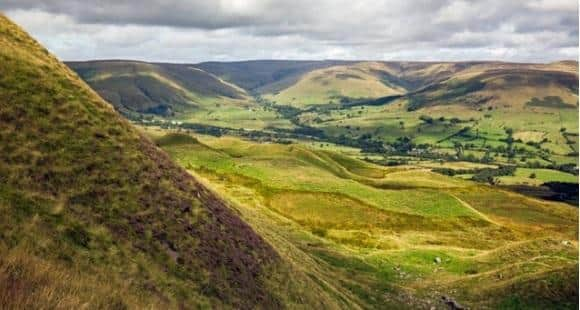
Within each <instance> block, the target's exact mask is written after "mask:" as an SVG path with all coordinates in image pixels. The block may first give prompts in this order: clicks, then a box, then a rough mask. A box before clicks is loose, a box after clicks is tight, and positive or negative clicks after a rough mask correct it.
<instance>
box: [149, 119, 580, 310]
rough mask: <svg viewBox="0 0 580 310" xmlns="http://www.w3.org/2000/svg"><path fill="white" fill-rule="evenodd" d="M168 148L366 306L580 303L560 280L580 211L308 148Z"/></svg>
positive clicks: (289, 250)
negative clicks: (446, 301) (443, 301)
mask: <svg viewBox="0 0 580 310" xmlns="http://www.w3.org/2000/svg"><path fill="white" fill-rule="evenodd" d="M148 132H150V133H155V132H156V131H154V130H152V129H149V130H148ZM154 135H156V136H162V133H161V132H156V134H154ZM168 137H171V139H170V140H172V141H178V140H180V141H181V142H177V143H167V141H168V140H167V139H168V138H167V136H166V138H162V139H160V140H158V141H159V142H158V143H159V144H160V145H161V146H162V147H163V148H164V149H166V150H167V151H168V152H169V153H170V155H171V156H172V157H173V158H175V159H176V160H177V161H178V163H180V164H181V165H183V166H184V167H186V168H187V169H188V170H189V171H190V172H191V173H194V174H196V175H199V176H200V177H201V178H202V179H204V180H205V181H206V182H207V184H209V185H210V186H212V187H214V188H215V189H216V190H217V191H219V192H221V193H223V194H224V195H226V196H227V197H229V198H230V199H231V200H232V201H234V202H236V206H237V208H238V210H240V212H241V213H242V214H243V215H244V217H245V218H246V219H247V220H248V221H249V222H250V223H252V225H253V226H254V227H255V228H256V229H258V230H259V231H261V232H262V233H263V235H264V236H265V238H267V239H268V240H269V241H270V242H271V243H272V244H273V246H274V247H275V248H277V249H278V250H279V251H280V253H283V254H282V255H283V256H285V257H287V259H288V260H296V261H297V262H300V263H302V264H303V268H305V269H306V270H316V271H315V272H316V274H317V275H318V277H319V279H320V280H321V281H329V282H330V283H331V285H332V287H334V289H336V290H338V291H345V290H346V292H350V293H351V294H354V295H355V296H358V298H360V299H361V300H362V301H363V302H364V303H365V304H366V305H367V306H369V307H376V308H378V307H380V306H379V305H381V302H384V301H385V299H386V300H390V301H393V300H399V301H403V302H404V303H407V304H411V305H414V306H415V307H427V304H426V302H427V301H429V300H430V301H431V302H433V301H434V300H436V299H438V298H439V296H440V295H441V294H446V295H451V296H453V297H456V298H457V299H458V300H459V301H460V302H462V303H465V304H468V305H470V306H473V307H478V308H481V307H483V308H485V307H492V308H494V307H497V306H499V305H502V306H506V307H507V306H509V305H513V304H518V305H520V306H521V307H527V306H532V305H552V306H555V305H559V306H562V307H564V308H574V305H575V304H577V300H576V299H575V298H574V294H575V291H576V290H577V283H576V282H577V280H575V279H577V278H574V274H575V273H566V272H562V270H568V269H569V270H573V268H575V267H574V266H577V260H578V255H577V216H578V214H577V209H575V208H571V207H568V206H565V205H562V204H557V203H547V202H541V201H537V200H533V199H529V198H526V197H523V196H520V195H516V194H512V193H508V192H504V191H500V190H495V189H493V188H490V187H487V186H481V185H477V184H474V183H471V182H464V181H459V180H455V179H450V178H446V177H442V176H437V177H435V176H434V175H430V174H429V175H425V173H427V172H425V170H423V169H420V168H415V169H413V168H412V167H407V168H403V169H401V168H383V167H378V166H374V165H371V164H368V163H364V162H361V161H358V160H355V159H353V158H349V157H344V156H343V155H341V154H338V153H334V152H330V151H322V150H316V149H314V148H310V147H305V146H302V145H290V146H281V145H273V144H256V143H251V142H247V141H243V140H239V139H234V138H228V137H222V138H212V137H203V136H202V137H199V139H200V140H201V141H202V143H200V142H198V141H192V140H189V141H185V140H187V139H183V138H179V137H183V135H180V134H177V135H176V134H171V135H169V136H168ZM426 180H429V181H430V183H428V182H425V181H426ZM385 184H386V185H390V186H384V185H385ZM395 184H396V185H398V186H399V188H400V189H392V187H393V185H395ZM401 186H404V188H401ZM425 186H427V188H426V187H425ZM408 198H410V200H408ZM562 240H571V241H572V242H571V243H570V244H567V243H566V244H565V243H563V242H562ZM280 249H284V250H280ZM435 257H440V258H441V260H442V263H441V264H436V263H434V259H435ZM311 260H314V261H311ZM305 262H308V263H307V264H306V263H305ZM321 268H322V269H321ZM401 288H403V289H401ZM557 290H559V292H558V293H554V294H553V292H556V291H557ZM403 292H411V296H412V297H409V296H408V295H406V294H404V293H403ZM529 296H533V297H534V298H533V299H532V298H529ZM435 305H437V303H435Z"/></svg>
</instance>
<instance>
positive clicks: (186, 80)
mask: <svg viewBox="0 0 580 310" xmlns="http://www.w3.org/2000/svg"><path fill="white" fill-rule="evenodd" d="M67 65H68V66H69V67H71V68H72V69H73V70H75V71H76V72H77V73H78V74H79V75H80V76H81V77H82V78H83V79H84V80H85V81H86V82H87V83H88V84H89V85H91V87H92V88H93V89H94V90H96V91H97V92H98V93H99V94H100V95H101V96H102V97H103V98H104V99H106V100H107V101H109V102H110V103H112V104H113V105H114V106H115V107H116V108H117V110H119V111H120V112H122V113H123V114H125V115H131V114H132V113H135V112H136V113H146V114H157V115H162V116H173V115H175V114H178V113H180V112H184V111H190V110H195V109H199V108H201V107H203V106H204V105H207V104H211V103H215V102H221V101H223V100H245V99H246V97H247V94H246V93H245V91H244V90H243V89H241V88H239V87H236V86H235V85H232V84H229V83H227V82H225V81H223V80H221V79H220V78H218V77H216V76H214V75H213V74H210V73H207V72H205V71H203V70H201V69H198V68H195V67H192V66H189V65H177V64H152V63H144V62H136V61H122V60H118V61H91V62H69V63H67Z"/></svg>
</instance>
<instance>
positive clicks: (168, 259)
mask: <svg viewBox="0 0 580 310" xmlns="http://www.w3.org/2000/svg"><path fill="white" fill-rule="evenodd" d="M286 270H287V267H285V264H284V262H282V261H281V259H280V258H279V256H278V254H277V253H276V252H275V251H274V250H273V248H272V247H271V246H270V245H268V244H267V243H266V242H265V241H264V240H263V239H262V238H261V237H260V236H258V235H257V234H256V233H255V232H254V231H253V230H252V229H251V228H250V227H249V226H248V225H247V224H245V223H244V222H243V221H242V220H241V219H240V218H239V217H238V216H237V215H236V214H235V213H233V211H231V209H229V208H228V207H227V206H226V205H225V204H224V202H223V201H222V200H221V199H220V198H218V197H216V196H215V195H214V194H213V193H212V192H210V191H208V190H207V189H206V188H204V187H203V186H202V185H200V184H199V183H198V182H197V181H196V180H195V179H193V178H192V177H191V176H190V175H189V174H187V173H186V172H185V171H184V170H182V169H181V168H178V167H177V166H175V165H174V164H173V163H172V162H171V161H170V160H169V159H168V157H167V156H166V155H165V153H163V152H162V151H160V150H159V149H158V148H157V147H156V146H154V145H153V144H152V143H151V142H150V141H149V140H148V139H146V138H144V137H142V136H141V135H140V134H138V132H137V131H136V130H135V129H134V128H133V127H132V126H131V125H130V124H129V123H128V122H127V121H125V120H123V119H122V118H121V117H120V116H119V115H118V114H117V113H116V112H115V111H114V110H113V108H112V107H111V106H110V105H109V104H107V103H106V102H105V101H103V100H102V99H101V98H100V97H98V96H97V95H96V94H95V93H94V92H93V91H92V90H91V89H90V88H89V87H88V86H87V85H86V84H84V83H83V82H82V81H81V80H80V79H79V78H78V77H77V76H76V75H75V74H74V73H73V72H72V71H71V70H69V69H68V68H67V67H66V66H65V65H63V64H62V63H60V62H59V61H58V60H57V59H56V58H54V57H53V56H51V55H50V54H49V52H48V51H47V50H45V49H44V48H43V47H41V46H40V45H39V44H38V43H36V42H35V41H34V40H33V39H32V38H30V37H29V36H28V35H27V34H26V33H24V32H23V31H22V30H20V29H19V28H18V27H17V26H16V25H14V24H13V23H11V22H10V21H9V20H8V19H7V18H5V17H4V16H2V15H0V304H1V305H2V307H3V308H8V309H10V308H81V307H87V306H88V307H90V308H107V309H111V308H115V309H123V308H127V307H128V308H146V307H147V308H149V307H153V308H197V307H207V306H212V307H215V308H224V307H225V308H229V307H235V308H255V307H258V308H279V307H282V306H284V304H283V303H284V301H283V298H290V299H291V298H292V296H294V295H293V294H295V293H294V292H293V291H292V290H291V289H287V290H285V291H283V292H281V293H279V294H278V293H277V292H276V290H275V289H272V287H277V286H276V285H277V284H276V283H279V282H277V281H276V279H280V278H283V277H284V276H283V275H284V272H285V271H286ZM293 274H294V275H295V276H294V277H293V278H292V279H293V280H291V281H286V282H285V283H284V284H283V285H284V287H286V288H288V287H291V283H294V282H295V281H298V280H297V279H299V278H300V273H296V272H293ZM288 283H290V284H288ZM301 284H303V287H308V286H307V285H308V283H301ZM311 291H312V292H313V293H312V294H313V296H321V295H324V293H317V292H316V290H311ZM288 296H290V297H288ZM295 300H298V299H295ZM300 300H301V302H303V303H310V304H311V306H314V307H322V306H324V305H321V304H319V303H321V301H320V300H315V299H313V298H309V295H304V296H302V295H301V299H300Z"/></svg>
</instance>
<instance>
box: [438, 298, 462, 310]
mask: <svg viewBox="0 0 580 310" xmlns="http://www.w3.org/2000/svg"><path fill="white" fill-rule="evenodd" d="M441 300H442V301H443V303H445V304H446V305H447V306H448V307H449V309H451V310H465V308H464V307H463V306H462V305H460V304H459V303H458V302H456V301H455V300H454V299H453V298H451V297H447V296H441Z"/></svg>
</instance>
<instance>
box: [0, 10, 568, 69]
mask: <svg viewBox="0 0 580 310" xmlns="http://www.w3.org/2000/svg"><path fill="white" fill-rule="evenodd" d="M93 2H96V3H93V4H87V3H88V1H84V0H45V1H42V2H41V1H37V0H4V1H2V2H1V3H0V10H2V11H3V12H5V13H6V14H7V15H8V16H9V17H10V18H12V19H13V20H14V21H15V22H17V23H19V24H20V25H22V26H23V27H24V28H25V29H26V30H27V31H29V32H30V33H31V34H32V35H33V36H35V37H36V38H37V39H39V40H40V41H41V42H42V43H43V44H45V45H46V46H47V47H48V48H49V49H50V50H51V51H53V52H54V53H56V54H57V55H58V56H59V57H61V58H62V59H65V60H87V59H111V58H115V59H138V60H146V61H166V62H188V63H192V62H200V61H208V60H222V61H224V60H245V59H367V60H449V61H460V60H505V61H521V62H528V61H531V62H549V61H554V60H561V59H576V60H577V59H578V2H577V1H575V0H512V1H503V0H479V1H465V0H431V1H429V0H412V1H411V0H408V1H394V0H393V1H390V0H385V1H367V0H359V1H352V0H350V1H346V0H320V1H311V0H308V1H306V0H294V1H278V0H215V1H201V0H199V1H186V0H164V1H162V0H141V1H136V0H99V1H93Z"/></svg>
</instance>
